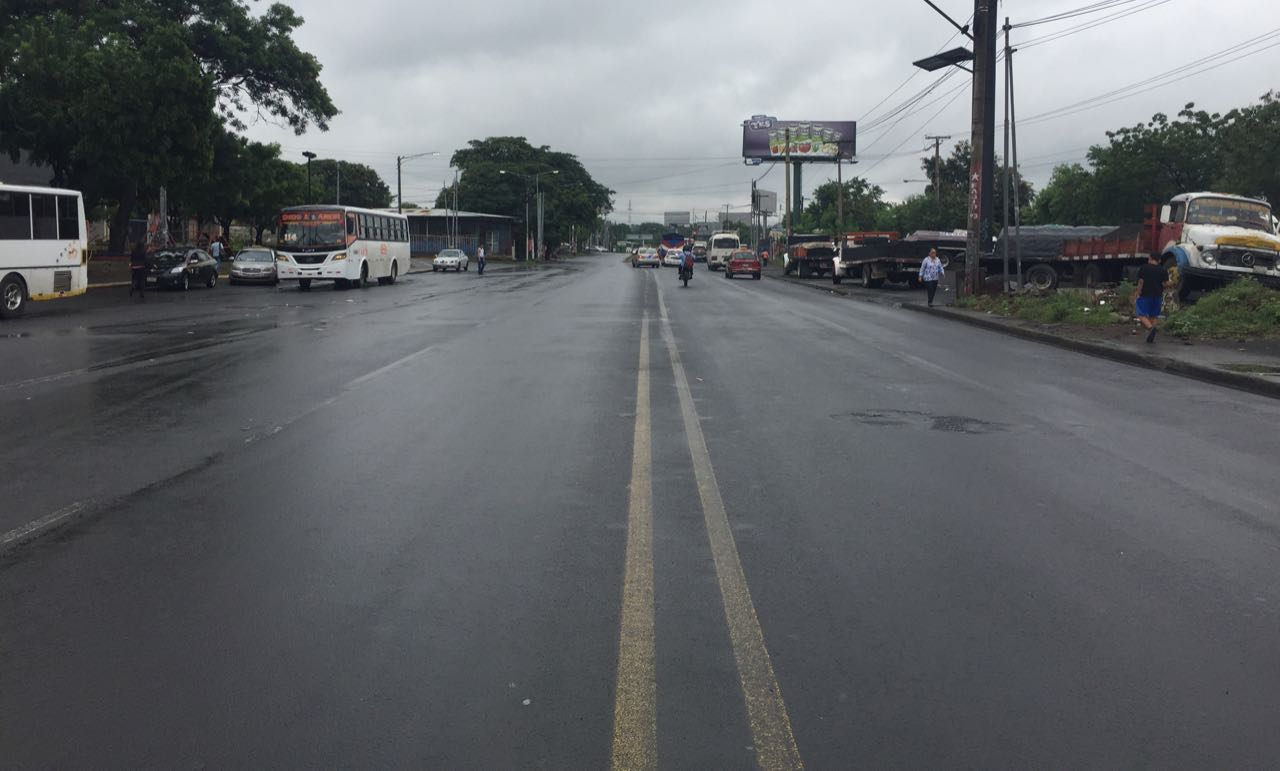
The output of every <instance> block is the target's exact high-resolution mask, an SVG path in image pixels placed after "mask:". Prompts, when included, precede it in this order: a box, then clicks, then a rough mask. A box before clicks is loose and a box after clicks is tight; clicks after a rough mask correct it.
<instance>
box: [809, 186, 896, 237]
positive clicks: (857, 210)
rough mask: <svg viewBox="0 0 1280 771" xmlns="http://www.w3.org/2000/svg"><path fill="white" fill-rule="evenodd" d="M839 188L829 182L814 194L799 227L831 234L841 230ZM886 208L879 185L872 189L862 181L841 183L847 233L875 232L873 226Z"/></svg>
mask: <svg viewBox="0 0 1280 771" xmlns="http://www.w3.org/2000/svg"><path fill="white" fill-rule="evenodd" d="M839 187H840V186H839V185H837V184H836V182H835V181H830V182H825V183H823V184H821V185H819V186H818V187H817V189H815V190H814V191H813V194H812V195H811V196H810V198H809V204H808V206H806V207H805V209H804V221H803V222H802V223H799V224H801V225H802V227H803V229H804V230H807V231H811V232H819V233H833V234H834V233H836V232H838V231H839V230H840V223H839V221H838V215H839V207H838V205H837V204H838V199H839V196H840V193H839ZM888 208H889V204H887V203H885V201H884V189H883V188H881V187H880V186H879V185H873V184H871V183H870V182H868V181H866V180H865V179H862V178H861V177H854V178H852V179H846V180H844V229H845V231H846V232H848V231H851V230H873V229H875V226H876V222H877V221H878V220H879V218H880V217H881V216H882V215H883V213H884V211H885V210H886V209H888Z"/></svg>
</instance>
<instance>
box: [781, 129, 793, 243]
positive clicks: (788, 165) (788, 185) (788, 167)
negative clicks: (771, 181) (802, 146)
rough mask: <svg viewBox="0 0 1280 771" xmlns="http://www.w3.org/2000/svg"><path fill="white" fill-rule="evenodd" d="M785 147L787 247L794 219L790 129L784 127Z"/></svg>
mask: <svg viewBox="0 0 1280 771" xmlns="http://www.w3.org/2000/svg"><path fill="white" fill-rule="evenodd" d="M786 147H787V159H786V161H785V162H784V163H785V170H786V173H787V180H786V188H787V212H786V215H787V247H788V248H789V247H790V246H791V226H792V222H791V221H792V220H793V219H795V218H794V217H792V216H791V129H789V128H788V129H786Z"/></svg>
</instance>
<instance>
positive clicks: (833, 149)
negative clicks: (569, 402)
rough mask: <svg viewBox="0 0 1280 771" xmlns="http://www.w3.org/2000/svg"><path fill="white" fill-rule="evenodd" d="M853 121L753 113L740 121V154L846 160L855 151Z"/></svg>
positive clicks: (855, 131)
mask: <svg viewBox="0 0 1280 771" xmlns="http://www.w3.org/2000/svg"><path fill="white" fill-rule="evenodd" d="M857 133H858V124H857V122H856V121H851V120H845V121H830V120H778V119H777V118H772V117H769V116H767V115H756V116H754V117H752V118H751V119H750V120H745V121H743V122H742V157H743V158H748V159H751V158H755V159H760V160H766V161H780V160H782V159H784V158H786V157H787V156H788V152H787V151H788V148H789V149H790V153H789V154H790V156H791V160H793V161H829V162H833V161H835V159H836V158H837V157H839V158H841V159H844V160H849V159H851V158H853V156H854V154H855V153H856V152H857V149H858V148H857Z"/></svg>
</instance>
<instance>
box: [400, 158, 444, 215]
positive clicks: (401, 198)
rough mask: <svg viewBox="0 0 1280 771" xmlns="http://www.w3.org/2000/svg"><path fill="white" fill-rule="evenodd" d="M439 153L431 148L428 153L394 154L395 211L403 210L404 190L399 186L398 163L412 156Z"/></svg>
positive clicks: (409, 159)
mask: <svg viewBox="0 0 1280 771" xmlns="http://www.w3.org/2000/svg"><path fill="white" fill-rule="evenodd" d="M439 154H440V153H439V152H438V151H436V150H432V151H431V152H429V153H415V154H414V155H397V156H396V213H397V214H399V213H401V212H403V211H404V191H403V190H402V189H401V186H400V165H401V164H402V163H404V162H405V161H411V160H413V159H414V158H423V157H425V156H428V155H439Z"/></svg>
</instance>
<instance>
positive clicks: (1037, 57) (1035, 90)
mask: <svg viewBox="0 0 1280 771" xmlns="http://www.w3.org/2000/svg"><path fill="white" fill-rule="evenodd" d="M940 4H941V5H942V6H943V7H944V8H947V9H948V10H949V11H950V12H952V14H953V15H954V16H956V17H959V18H964V17H967V16H968V12H969V11H970V10H971V9H972V6H971V5H969V4H968V3H966V2H964V0H944V1H943V2H941V3H940ZM1083 4H1084V3H1082V2H1078V0H1028V1H1027V2H1022V3H1018V4H1017V5H1016V6H1013V5H1011V4H1003V5H1002V7H1001V9H1000V16H1001V18H1003V16H1004V15H1005V14H1006V13H1007V14H1010V15H1012V16H1014V18H1013V21H1014V22H1015V23H1017V22H1018V21H1020V20H1027V19H1033V18H1038V17H1042V16H1045V15H1048V14H1052V13H1056V12H1059V11H1063V10H1067V9H1070V8H1073V7H1078V6H1080V5H1083ZM1144 4H1145V3H1144V2H1135V3H1133V4H1131V5H1132V6H1133V7H1140V6H1142V5H1144ZM292 5H293V6H294V8H296V9H297V10H298V11H299V13H301V14H302V15H303V16H304V17H305V18H306V20H307V23H306V24H305V25H304V26H303V28H302V29H300V30H299V32H298V34H297V38H298V42H299V44H300V45H301V46H302V47H303V48H304V49H305V50H307V51H310V52H312V53H314V54H315V55H316V56H318V57H319V58H320V60H321V62H322V63H323V64H324V67H325V69H324V72H323V74H322V80H323V82H324V84H325V86H326V87H327V88H328V90H329V92H330V94H331V95H332V96H333V98H334V100H335V102H336V103H337V105H338V107H339V108H340V109H341V110H342V115H340V116H338V118H336V119H335V120H334V121H333V122H332V124H331V130H330V131H329V132H327V133H320V132H315V131H312V132H310V133H309V134H308V135H306V136H304V137H295V136H293V135H291V134H289V133H288V132H284V131H282V130H280V129H279V128H277V127H272V126H269V125H261V124H260V125H255V126H253V127H251V129H250V132H249V133H250V135H251V136H252V137H253V138H255V139H259V140H266V141H277V142H280V144H281V145H282V146H283V147H284V148H285V151H286V155H288V156H298V157H300V153H301V151H302V150H304V149H310V150H314V151H315V152H318V153H321V155H323V156H326V157H340V158H343V159H346V160H351V161H359V162H363V163H368V164H369V165H371V166H373V167H374V168H376V169H377V170H378V171H379V172H380V173H381V174H382V175H383V176H384V178H385V179H387V181H388V183H390V184H391V185H393V186H394V184H395V156H396V155H397V154H405V155H407V154H411V153H418V152H424V151H430V150H438V151H440V152H441V153H442V155H441V156H440V157H439V158H423V159H418V160H415V161H412V162H410V163H408V164H406V165H405V168H404V171H405V198H406V200H416V201H429V200H431V199H433V198H434V196H435V193H436V192H438V191H439V189H440V187H441V185H442V184H444V183H445V181H446V180H448V179H452V172H451V171H450V170H449V169H448V157H449V155H450V154H451V153H452V151H453V150H455V149H457V148H459V147H461V146H464V145H465V143H466V142H467V140H469V139H474V138H480V137H485V136H494V135H521V136H526V137H528V138H529V140H530V141H531V142H532V143H534V144H546V145H550V146H552V147H553V148H555V149H557V150H563V151H566V152H571V153H574V154H576V155H578V156H579V157H580V158H581V159H582V160H583V163H584V164H585V165H586V166H587V168H588V169H589V170H590V171H591V172H592V174H593V175H594V176H595V177H596V178H597V179H598V180H599V181H601V182H602V183H604V184H606V185H609V186H610V187H612V188H614V189H615V190H616V191H617V196H616V197H615V210H616V211H618V212H620V213H622V214H623V215H625V211H626V209H627V205H628V201H630V202H631V206H632V210H633V216H634V217H635V218H636V219H637V220H640V219H653V218H655V217H657V216H659V215H660V213H661V212H662V211H666V210H695V211H698V212H702V211H705V210H711V211H714V210H717V209H722V208H723V205H724V204H725V203H731V204H733V203H734V202H737V203H738V204H741V205H740V207H739V208H745V204H746V201H747V199H748V195H749V193H748V190H749V183H750V180H751V179H752V178H753V177H757V176H759V175H761V174H763V173H764V172H765V171H767V169H766V168H760V167H756V168H749V167H745V166H743V165H742V164H741V162H740V160H738V157H739V155H740V149H741V148H740V140H741V129H740V125H741V121H742V120H743V119H744V118H747V117H749V116H751V115H752V114H756V113H768V114H772V115H776V116H778V117H783V118H815V119H833V120H834V119H860V120H863V122H864V125H865V124H866V122H867V121H866V119H867V118H872V119H874V118H875V117H876V114H868V113H869V112H870V111H871V108H872V107H873V106H874V105H875V104H876V103H877V102H879V101H880V100H881V99H882V98H883V97H884V96H885V95H886V94H888V93H889V92H890V91H891V90H892V89H893V88H894V87H896V86H898V85H899V84H900V83H901V82H902V81H903V80H904V79H906V78H907V77H908V76H910V75H911V74H912V72H913V70H912V67H911V61H912V60H914V59H917V58H920V57H921V56H924V55H926V54H928V53H931V52H933V51H934V50H937V49H938V48H939V47H940V46H942V45H943V44H944V43H945V42H947V41H948V39H949V38H950V37H951V36H952V33H953V32H954V30H953V29H952V28H951V27H949V25H947V23H946V22H945V21H944V20H943V19H942V18H940V17H939V16H937V15H936V14H935V13H934V12H933V11H931V10H930V9H929V8H928V7H927V6H926V5H925V4H924V3H923V2H916V1H915V0H898V1H897V2H874V3H873V2H861V3H851V2H837V1H836V0H819V1H818V2H814V3H810V4H807V5H802V6H795V5H791V4H783V3H778V2H772V3H767V2H761V1H760V0H735V1H734V2H695V3H688V2H677V1H675V0H657V1H656V2H648V3H634V2H613V1H612V0H602V1H601V2H582V1H579V0H549V1H545V2H516V1H513V2H498V1H497V0H489V1H488V2H471V3H449V4H445V3H435V2H432V3H424V2H416V3H411V2H401V1H400V0H366V2H364V3H362V4H359V5H357V6H335V5H333V4H331V3H328V2H322V1H321V0H293V2H292ZM1275 18H1276V17H1275V15H1274V13H1273V12H1272V11H1271V6H1270V4H1268V3H1265V2H1262V1H1261V0H1222V1H1221V2H1209V0H1169V1H1168V2H1165V3H1163V4H1160V5H1157V6H1154V7H1150V8H1148V9H1146V10H1143V11H1141V12H1139V13H1136V14H1134V15H1133V16H1131V17H1128V18H1122V19H1116V20H1113V21H1111V22H1107V23H1104V24H1101V25H1099V26H1098V27H1096V28H1094V29H1089V30H1084V31H1081V32H1079V33H1077V34H1073V35H1071V36H1069V37H1064V38H1062V39H1061V40H1057V41H1052V42H1047V43H1044V44H1042V45H1039V46H1035V47H1029V48H1028V49H1027V50H1026V51H1025V52H1022V53H1019V54H1017V55H1016V57H1015V61H1016V62H1017V72H1016V79H1017V85H1018V112H1019V115H1020V116H1021V117H1023V118H1029V117H1031V116H1034V115H1036V114H1039V113H1042V112H1044V111H1046V110H1050V109H1053V108H1056V107H1059V106H1062V105H1065V104H1070V103H1074V102H1078V101H1080V100H1083V99H1087V98H1089V97H1092V96H1094V95H1097V94H1101V93H1105V92H1108V91H1110V90H1112V89H1114V88H1116V87H1118V86H1121V85H1125V84H1127V83H1130V82H1134V81H1138V80H1142V79H1144V78H1146V77H1149V76H1151V75H1154V74H1156V73H1160V72H1163V71H1166V70H1170V69H1172V68H1174V67H1178V66H1180V65H1182V64H1184V63H1185V62H1186V61H1188V60H1189V59H1194V58H1197V57H1199V56H1203V55H1205V54H1207V53H1211V52H1212V51H1214V50H1217V49H1219V48H1224V47H1226V46H1227V45H1229V44H1232V43H1235V42H1239V41H1242V40H1245V39H1247V38H1250V37H1253V36H1255V35H1258V34H1260V33H1261V32H1263V31H1265V30H1266V29H1267V28H1268V26H1269V24H1270V21H1271V20H1273V19H1275ZM1088 20H1089V19H1087V18H1086V19H1081V20H1071V21H1066V22H1062V23H1058V24H1053V25H1043V26H1039V27H1034V28H1028V29H1024V30H1017V31H1015V35H1014V40H1015V45H1016V44H1017V43H1018V41H1025V40H1029V39H1031V38H1033V37H1039V36H1041V35H1044V34H1048V33H1052V32H1055V31H1058V30H1066V29H1070V28H1072V27H1073V26H1075V25H1077V24H1079V23H1080V22H1081V21H1088ZM958 42H959V41H958V40H957V41H952V44H953V45H954V44H958ZM1277 64H1280V49H1271V50H1269V51H1265V52H1263V53H1260V54H1259V55H1256V56H1252V57H1250V58H1248V59H1244V60H1242V61H1240V62H1236V63H1233V64H1229V65H1227V66H1224V67H1222V68H1220V69H1217V70H1214V71H1212V72H1206V73H1203V74H1199V75H1195V76H1193V77H1189V78H1188V79H1186V80H1183V81H1181V82H1179V83H1176V84H1173V85H1170V86H1167V87H1164V88H1159V89H1153V90H1150V91H1148V92H1144V93H1139V94H1137V95H1135V96H1133V97H1131V98H1126V99H1124V100H1121V101H1118V102H1115V103H1113V104H1108V105H1105V106H1102V107H1098V108H1097V109H1093V110H1089V111H1086V112H1082V113H1079V114H1075V115H1070V116H1067V117H1064V118H1062V119H1058V120H1051V121H1044V122H1040V123H1035V124H1030V123H1029V124H1028V125H1027V126H1025V127H1024V128H1023V129H1022V130H1021V131H1020V133H1019V150H1020V155H1021V156H1022V158H1023V159H1024V162H1025V164H1026V166H1027V168H1026V171H1027V173H1028V176H1029V177H1030V178H1031V179H1032V180H1033V181H1034V182H1036V183H1037V184H1040V183H1042V182H1043V181H1044V180H1045V179H1047V177H1048V175H1049V172H1050V171H1051V169H1052V165H1053V163H1054V162H1057V161H1064V162H1066V161H1072V160H1078V159H1082V158H1083V156H1084V152H1085V148H1087V147H1088V146H1089V145H1090V144H1092V143H1097V142H1102V141H1105V133H1104V132H1105V131H1106V130H1107V129H1110V128H1118V127H1120V126H1123V125H1132V124H1134V123H1137V122H1140V121H1144V120H1146V119H1148V118H1149V117H1150V116H1151V114H1152V113H1154V112H1157V111H1164V112H1168V113H1173V112H1176V111H1177V110H1178V109H1179V108H1180V107H1181V106H1182V105H1183V104H1184V103H1186V102H1189V101H1194V102H1196V103H1197V104H1198V105H1200V106H1202V107H1205V108H1207V109H1211V110H1227V109H1230V108H1232V107H1235V106H1239V105H1242V104H1246V103H1248V102H1250V101H1252V100H1254V99H1256V98H1257V97H1259V96H1261V95H1262V94H1263V93H1265V92H1266V91H1267V90H1269V89H1271V88H1277V87H1280V78H1277V76H1276V74H1275V73H1276V72H1277ZM934 77H936V76H934V75H929V74H926V73H920V74H918V75H916V76H915V77H913V78H912V80H911V81H910V83H909V84H908V85H907V86H906V87H905V88H903V89H902V91H901V92H900V93H899V94H897V95H896V96H895V97H894V98H892V99H890V100H888V102H886V103H885V105H884V106H883V107H881V108H880V109H879V110H877V111H876V113H877V114H882V113H883V112H885V111H886V110H887V109H888V108H891V107H893V106H895V105H896V104H897V103H899V102H900V101H901V100H902V99H903V98H905V97H907V96H909V95H911V94H912V93H914V92H916V91H919V90H920V89H921V88H923V87H924V86H926V85H927V84H928V83H930V82H931V80H932V79H933V78H934ZM967 77H968V76H967V75H966V74H965V73H957V76H956V77H953V78H951V79H950V80H949V81H948V82H947V83H946V84H945V85H944V86H942V87H941V88H940V89H939V90H938V91H937V92H935V94H934V95H933V96H931V97H930V98H929V99H934V98H936V97H938V96H939V95H942V96H945V97H946V98H944V99H942V100H941V101H938V102H937V103H936V104H934V105H933V106H931V107H928V108H927V109H923V110H921V111H919V112H918V113H915V114H911V115H909V116H907V117H905V118H904V119H902V120H901V121H900V122H897V123H895V124H893V125H892V128H891V129H889V130H887V131H882V132H880V133H870V132H868V133H866V134H864V135H863V136H860V138H859V143H858V144H859V148H860V156H861V158H860V164H859V165H858V166H857V167H856V170H855V173H858V174H860V175H866V176H868V177H869V178H870V179H871V180H872V181H873V182H875V183H877V184H880V185H882V186H883V187H885V188H886V190H888V191H889V194H890V197H893V198H901V197H904V196H906V195H909V194H911V193H912V192H918V191H919V190H920V189H921V188H922V187H923V186H922V185H921V184H919V183H910V184H904V183H903V182H902V180H903V179H911V178H919V177H921V176H922V174H921V171H920V169H919V160H918V159H919V157H921V156H922V155H923V154H924V153H923V152H921V151H922V150H923V148H924V146H925V142H924V135H925V134H926V133H930V134H952V135H953V136H954V137H955V138H956V139H960V138H964V137H965V136H966V135H967V133H968V111H969V97H968V89H967V88H966V87H963V82H964V81H965V80H966V79H967ZM953 87H960V88H961V91H960V92H959V93H957V94H955V95H954V96H955V98H954V100H953V101H951V102H950V103H949V104H948V102H947V99H950V98H951V96H952V95H947V91H948V89H951V88H953ZM929 99H926V100H925V101H929ZM944 105H945V107H944ZM935 114H936V117H934V116H935ZM886 155H888V156H890V157H883V156H886ZM829 171H830V170H829V169H824V168H822V167H812V168H810V169H808V170H806V177H805V182H806V184H805V187H806V189H807V190H812V188H813V187H814V186H815V185H817V184H819V183H820V182H821V181H823V180H824V179H826V178H827V177H828V174H827V172H829ZM762 187H765V188H768V189H773V190H778V191H781V189H782V172H781V170H780V169H778V170H775V171H773V172H771V173H770V175H769V176H768V178H766V179H765V181H764V182H762Z"/></svg>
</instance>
